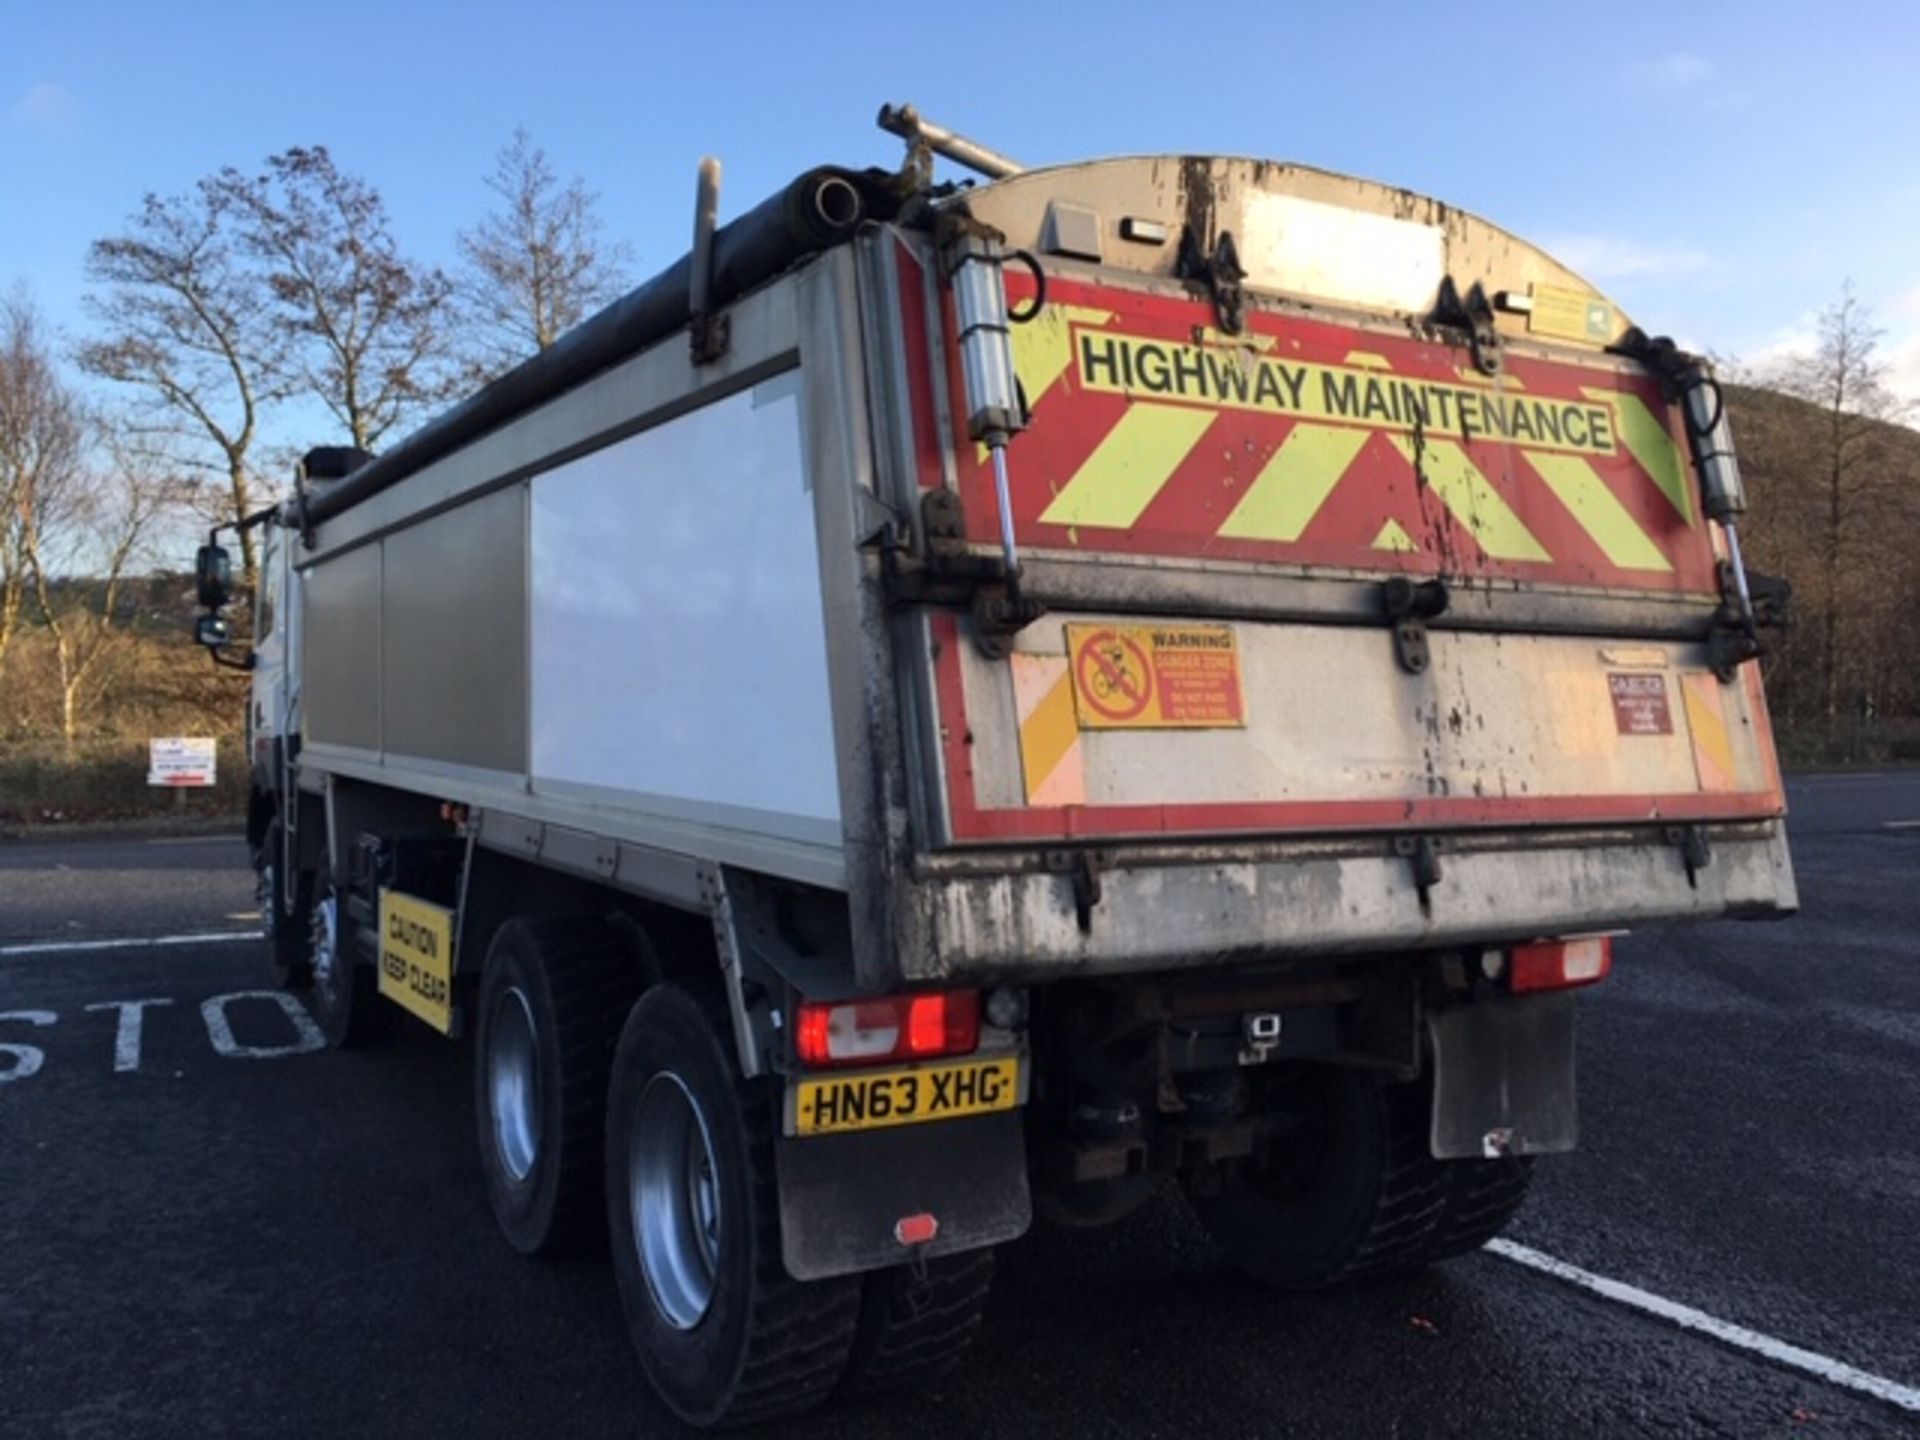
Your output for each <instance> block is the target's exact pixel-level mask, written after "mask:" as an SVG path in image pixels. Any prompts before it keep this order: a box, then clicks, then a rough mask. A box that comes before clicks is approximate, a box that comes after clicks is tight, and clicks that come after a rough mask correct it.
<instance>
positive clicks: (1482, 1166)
mask: <svg viewBox="0 0 1920 1440" xmlns="http://www.w3.org/2000/svg"><path fill="white" fill-rule="evenodd" d="M1434 1163H1435V1164H1436V1165H1438V1166H1439V1167H1440V1169H1441V1171H1442V1172H1443V1173H1444V1174H1445V1176H1446V1181H1447V1202H1446V1209H1445V1210H1444V1211H1443V1212H1442V1213H1441V1216H1440V1223H1439V1225H1437V1226H1436V1227H1435V1228H1434V1232H1433V1236H1432V1238H1431V1239H1430V1240H1429V1241H1428V1242H1427V1252H1426V1257H1425V1258H1426V1259H1428V1260H1435V1261H1438V1260H1451V1259H1452V1258H1453V1257H1454V1256H1456V1255H1467V1254H1470V1253H1472V1252H1473V1251H1475V1250H1478V1249H1479V1248H1480V1247H1481V1246H1482V1245H1485V1244H1486V1243H1487V1242H1488V1241H1489V1240H1491V1239H1493V1237H1494V1236H1496V1235H1498V1234H1499V1233H1500V1232H1501V1231H1502V1230H1504V1229H1506V1228H1507V1225H1508V1222H1510V1221H1511V1220H1512V1219H1513V1217H1514V1216H1515V1215H1517V1214H1519V1213H1520V1207H1521V1206H1522V1205H1524V1204H1525V1203H1526V1199H1527V1190H1528V1187H1529V1186H1530V1185H1531V1184H1532V1183H1533V1160H1532V1159H1531V1158H1530V1157H1526V1156H1512V1157H1509V1158H1507V1159H1504V1160H1448V1161H1437V1160H1436V1161H1435V1162H1434Z"/></svg>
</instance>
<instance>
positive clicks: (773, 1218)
mask: <svg viewBox="0 0 1920 1440" xmlns="http://www.w3.org/2000/svg"><path fill="white" fill-rule="evenodd" d="M723 1036H724V1037H726V1038H724V1039H723V1038H722V1037H723ZM774 1101H775V1092H774V1089H773V1086H772V1084H771V1083H770V1082H769V1081H767V1080H764V1079H761V1080H748V1079H745V1078H743V1077H742V1076H741V1074H740V1071H739V1066H738V1064H737V1063H736V1061H735V1058H734V1052H733V1044H732V1039H731V1035H730V1031H729V1030H728V1027H727V1019H726V1014H725V1008H724V1005H722V1004H720V1003H719V1002H718V1001H717V999H710V1000H708V1001H706V1002H705V1003H703V1001H702V1000H701V999H696V998H695V996H694V994H693V993H691V992H690V991H689V990H687V989H684V988H682V987H681V986H679V985H677V984H666V985H660V986H657V987H655V988H654V989H652V990H650V991H648V992H647V993H646V994H645V995H643V996H642V997H641V999H640V1003H639V1004H637V1005H635V1006H634V1007H633V1013H632V1014H631V1015H630V1016H628V1018H627V1023H626V1028H625V1029H624V1030H623V1031H622V1033H621V1036H620V1046H619V1050H618V1052H617V1053H616V1054H615V1057H614V1062H613V1078H612V1083H611V1086H610V1090H609V1096H608V1102H607V1219H608V1227H609V1229H610V1230H611V1232H612V1243H613V1273H614V1277H615V1279H616V1281H617V1282H618V1284H619V1289H620V1303H621V1307H622V1309H623V1310H624V1311H625V1312H626V1317H627V1327H628V1332H629V1333H630V1334H631V1336H632V1337H633V1343H634V1348H635V1349H636V1350H637V1351H638V1352H639V1355H640V1364H641V1366H642V1368H644V1369H645V1371H646V1374H647V1379H648V1380H649V1381H650V1382H651V1383H652V1385H653V1388H654V1390H655V1391H656V1392H657V1393H658V1394H659V1396H660V1398H661V1399H662V1400H663V1401H665V1402H666V1404H667V1405H668V1406H669V1407H670V1408H671V1409H672V1410H673V1412H674V1413H675V1414H676V1415H678V1416H679V1417H680V1418H681V1419H683V1420H685V1421H687V1422H689V1423H690V1424H693V1425H700V1426H733V1425H749V1424H755V1423H758V1422H761V1421H765V1420H771V1419H775V1418H777V1417H780V1416H784V1415H792V1414H796V1413H798V1412H799V1411H802V1410H805V1409H807V1408H809V1407H811V1406H813V1405H815V1404H817V1403H818V1402H819V1401H821V1400H823V1399H825V1398H826V1396H827V1395H828V1394H829V1393H830V1392H831V1391H832V1390H833V1388H834V1386H835V1385H836V1384H837V1383H838V1382H839V1380H840V1378H841V1376H842V1375H843V1374H844V1373H845V1372H846V1369H847V1359H848V1356H849V1355H850V1354H851V1352H852V1348H853V1340H854V1328H855V1324H856V1322H857V1320H858V1318H859V1313H860V1291H861V1284H860V1278H859V1277H858V1276H842V1277H838V1278H835V1279H830V1280H816V1281H810V1282H802V1281H799V1280H795V1279H794V1278H793V1277H792V1276H790V1275H789V1274H787V1271H786V1266H785V1264H784V1263H783V1262H782V1259H781V1250H780V1199H779V1195H778V1193H777V1187H776V1183H775V1179H774V1159H773V1145H774V1128H775V1106H774Z"/></svg>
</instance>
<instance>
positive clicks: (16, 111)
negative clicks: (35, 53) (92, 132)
mask: <svg viewBox="0 0 1920 1440" xmlns="http://www.w3.org/2000/svg"><path fill="white" fill-rule="evenodd" d="M79 113H80V102H79V101H77V100H75V99H74V98H73V94H72V92H71V91H69V90H68V89H67V88H66V87H65V86H64V85H56V84H54V83H53V82H52V81H51V80H42V81H41V82H40V83H39V84H38V85H31V86H29V87H28V88H27V89H26V90H25V92H23V93H22V94H21V96H20V98H19V99H17V100H15V101H14V102H13V104H12V105H11V106H9V107H8V109H7V119H8V120H10V121H12V122H13V124H14V125H16V126H18V127H19V128H20V129H22V130H60V129H64V128H65V127H66V126H68V125H71V124H72V123H73V121H74V119H75V117H77V116H78V115H79Z"/></svg>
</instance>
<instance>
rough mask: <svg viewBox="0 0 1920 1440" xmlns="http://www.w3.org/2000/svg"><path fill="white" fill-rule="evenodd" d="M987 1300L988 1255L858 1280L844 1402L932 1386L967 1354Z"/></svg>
mask: <svg viewBox="0 0 1920 1440" xmlns="http://www.w3.org/2000/svg"><path fill="white" fill-rule="evenodd" d="M992 1293H993V1251H992V1250H991V1249H986V1250H969V1251H968V1252H966V1253H965V1254H964V1255H943V1256H941V1257H939V1258H938V1259H935V1260H929V1261H927V1262H926V1264H925V1266H924V1267H920V1268H919V1271H918V1273H916V1267H914V1266H911V1265H897V1266H894V1267H893V1268H892V1269H888V1270H875V1271H871V1272H869V1273H868V1274H867V1275H865V1276H863V1277H862V1282H861V1289H860V1321H859V1324H858V1326H857V1327H856V1329H855V1331H854V1338H853V1355H852V1358H851V1359H849V1360H848V1362H847V1373H846V1374H845V1375H844V1376H842V1377H841V1381H840V1393H841V1394H843V1395H870V1394H876V1393H880V1392H883V1391H887V1390H898V1389H902V1388H904V1387H906V1386H909V1385H917V1384H920V1383H921V1382H923V1381H927V1380H932V1379H935V1378H937V1377H938V1376H940V1375H944V1374H945V1373H946V1372H947V1371H949V1370H951V1369H953V1367H954V1366H955V1365H957V1364H959V1363H960V1359H961V1357H962V1356H964V1355H965V1354H966V1353H967V1351H968V1350H969V1349H971V1348H972V1346H973V1342H974V1339H975V1338H976V1337H977V1336H978V1335H979V1333H980V1329H981V1326H982V1325H983V1324H984V1322H985V1319H986V1313H987V1300H988V1298H989V1297H990V1296H991V1295H992Z"/></svg>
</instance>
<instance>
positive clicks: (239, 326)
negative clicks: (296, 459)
mask: <svg viewBox="0 0 1920 1440" xmlns="http://www.w3.org/2000/svg"><path fill="white" fill-rule="evenodd" d="M235 218H236V217H235V215H234V211H233V206H232V202H231V197H230V196H228V194H227V193H226V192H225V190H224V189H223V187H221V186H220V185H218V184H215V183H214V182H212V181H207V180H203V181H201V182H200V183H199V184H198V185H197V186H196V187H195V188H194V189H193V191H191V192H190V193H188V194H186V195H182V196H175V197H172V198H169V199H163V198H161V197H159V196H156V195H151V194H150V195H148V196H147V197H146V199H145V201H144V203H143V204H142V206H141V208H140V210H139V212H138V213H137V214H135V215H134V217H133V219H132V222H131V224H130V226H129V228H128V231H127V233H126V234H124V235H116V236H111V237H108V238H107V239H104V240H96V241H94V242H93V245H92V246H91V248H90V249H89V251H88V255H87V272H88V275H89V276H90V277H91V278H92V280H93V281H94V283H95V285H97V286H99V287H101V288H100V289H99V290H97V291H96V292H95V293H94V294H93V295H91V296H90V297H89V299H88V305H89V309H90V310H91V311H92V313H93V315H94V317H95V319H96V320H97V322H98V323H99V324H100V326H101V327H102V329H103V331H104V332H105V333H104V334H103V335H102V336H101V337H100V338H99V339H96V340H94V341H92V342H90V343H89V344H87V345H84V346H83V347H82V348H81V351H80V363H81V365H82V367H83V368H85V369H86V370H88V371H90V372H92V373H93V374H95V375H99V376H102V377H103V378H105V379H107V380H111V381H114V382H116V383H118V384H121V385H125V386H127V387H129V388H130V389H131V390H133V391H134V392H136V393H137V394H139V395H140V397H141V400H142V408H143V412H144V414H143V428H144V432H145V433H146V436H147V438H148V439H151V440H153V441H155V442H156V448H157V449H160V450H169V449H171V448H173V446H172V443H170V442H177V441H180V440H185V441H186V442H187V443H188V445H189V447H190V448H191V450H192V451H197V452H198V453H201V454H206V453H207V452H209V451H210V452H211V455H210V458H209V459H208V460H207V461H206V462H197V463H200V464H201V466H202V468H208V469H211V470H212V471H213V472H214V473H215V474H217V475H218V476H219V477H220V480H221V483H222V485H223V488H224V490H225V503H224V504H223V505H221V506H219V507H218V513H219V518H221V519H223V520H238V519H240V518H242V517H243V516H245V515H247V514H249V513H251V511H252V509H253V506H254V500H255V487H254V479H255V476H254V471H253V467H252V465H251V461H250V456H251V452H252V450H253V447H254V443H255V441H256V440H257V439H258V438H259V434H260V426H261V420H262V413H263V410H264V409H265V407H267V406H269V405H270V404H272V403H273V401H274V400H276V399H278V398H280V397H281V396H283V395H284V393H285V358H286V347H285V345H284V344H283V343H282V339H281V334H280V331H279V329H278V327H277V326H276V325H275V324H274V317H273V314H272V298H271V296H270V295H269V293H268V292H267V291H266V289H265V287H264V286H263V285H262V284H261V283H260V279H259V276H258V274H257V273H256V272H255V271H253V270H252V269H251V268H250V267H249V266H248V265H247V263H246V257H245V256H244V255H243V254H241V253H239V251H238V249H237V247H236V240H237V236H236V233H235ZM135 433H141V431H140V430H136V432H135ZM240 555H241V565H242V569H243V570H244V572H245V578H246V583H247V586H248V588H249V589H251V588H252V586H253V583H254V579H255V575H256V563H255V556H254V546H253V537H252V534H251V533H250V532H243V533H242V534H241V536H240Z"/></svg>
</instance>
